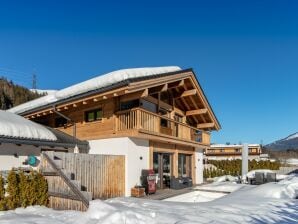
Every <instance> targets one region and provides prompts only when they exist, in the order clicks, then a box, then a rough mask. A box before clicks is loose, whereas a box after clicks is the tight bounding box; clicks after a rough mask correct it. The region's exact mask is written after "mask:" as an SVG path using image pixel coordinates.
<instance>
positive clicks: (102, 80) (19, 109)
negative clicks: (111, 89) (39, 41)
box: [9, 66, 181, 114]
mask: <svg viewBox="0 0 298 224" xmlns="http://www.w3.org/2000/svg"><path fill="white" fill-rule="evenodd" d="M179 70H181V68H179V67H177V66H168V67H153V68H131V69H122V70H117V71H114V72H110V73H107V74H104V75H101V76H98V77H95V78H93V79H89V80H87V81H85V82H81V83H79V84H76V85H73V86H70V87H68V88H65V89H62V90H59V91H57V92H55V93H53V94H50V95H47V96H44V97H41V98H38V99H35V100H32V101H29V102H27V103H24V104H21V105H19V106H16V107H13V108H11V109H10V110H9V111H10V112H13V113H17V114H18V113H23V112H26V111H29V110H31V109H34V108H38V107H41V106H46V105H48V104H51V103H54V102H57V101H60V100H63V99H67V98H69V97H72V96H76V95H79V94H82V93H87V92H90V91H92V90H97V89H100V88H103V87H107V86H111V85H114V84H117V83H120V82H122V81H125V80H128V79H133V78H141V77H148V76H153V75H158V74H163V73H168V72H175V71H179Z"/></svg>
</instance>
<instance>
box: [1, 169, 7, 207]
mask: <svg viewBox="0 0 298 224" xmlns="http://www.w3.org/2000/svg"><path fill="white" fill-rule="evenodd" d="M4 210H6V201H5V188H4V179H3V178H2V175H0V211H4Z"/></svg>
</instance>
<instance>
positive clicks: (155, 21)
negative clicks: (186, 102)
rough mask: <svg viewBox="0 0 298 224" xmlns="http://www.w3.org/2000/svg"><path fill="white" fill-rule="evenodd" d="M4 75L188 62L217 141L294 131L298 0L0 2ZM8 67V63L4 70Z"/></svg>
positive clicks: (47, 75) (64, 75)
mask: <svg viewBox="0 0 298 224" xmlns="http://www.w3.org/2000/svg"><path fill="white" fill-rule="evenodd" d="M0 4H1V7H0V75H1V74H2V75H6V76H10V78H12V79H13V80H15V81H16V82H19V83H21V84H24V85H27V86H30V83H31V81H30V80H31V75H32V73H33V72H35V73H36V74H37V79H38V80H37V85H38V87H39V88H42V89H60V88H63V87H67V86H69V85H71V84H74V83H77V82H80V81H83V80H86V79H89V78H91V77H94V76H96V75H98V74H102V73H105V72H109V71H113V70H116V69H121V68H130V67H146V66H166V65H178V66H180V67H182V68H190V67H191V68H193V69H194V70H195V72H196V74H197V76H198V79H199V81H200V83H201V85H202V87H203V89H204V90H205V93H206V95H207V97H208V99H209V101H210V103H211V105H212V107H213V109H214V111H215V113H216V115H217V117H218V119H219V121H220V122H221V124H222V130H221V131H219V132H218V133H216V132H215V133H213V137H212V141H213V142H217V143H225V142H231V143H238V142H240V141H241V142H250V143H260V142H261V141H262V142H263V143H269V142H271V141H274V140H276V139H279V138H281V137H286V136H287V135H288V134H291V133H293V132H296V131H298V103H297V102H298V100H297V95H298V94H297V87H298V16H297V11H298V2H297V1H294V0H293V1H288V0H283V1H274V0H268V1H264V0H263V1H262V0H259V1H212V0H211V1H187V0H185V1H154V0H152V1H126V2H124V1H103V2H100V1H87V0H85V1H64V2H62V1H30V0H28V1H0ZM8 69H10V70H9V71H8Z"/></svg>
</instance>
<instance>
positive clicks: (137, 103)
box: [120, 99, 140, 110]
mask: <svg viewBox="0 0 298 224" xmlns="http://www.w3.org/2000/svg"><path fill="white" fill-rule="evenodd" d="M139 106H140V100H139V99H136V100H130V101H126V102H121V103H120V110H129V109H132V108H135V107H139Z"/></svg>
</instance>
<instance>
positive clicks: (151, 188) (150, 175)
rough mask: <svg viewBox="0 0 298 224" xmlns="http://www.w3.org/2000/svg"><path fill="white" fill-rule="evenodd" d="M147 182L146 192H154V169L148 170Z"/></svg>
mask: <svg viewBox="0 0 298 224" xmlns="http://www.w3.org/2000/svg"><path fill="white" fill-rule="evenodd" d="M148 171H149V172H148V176H147V182H148V194H154V193H155V192H156V175H155V174H154V170H148Z"/></svg>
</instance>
